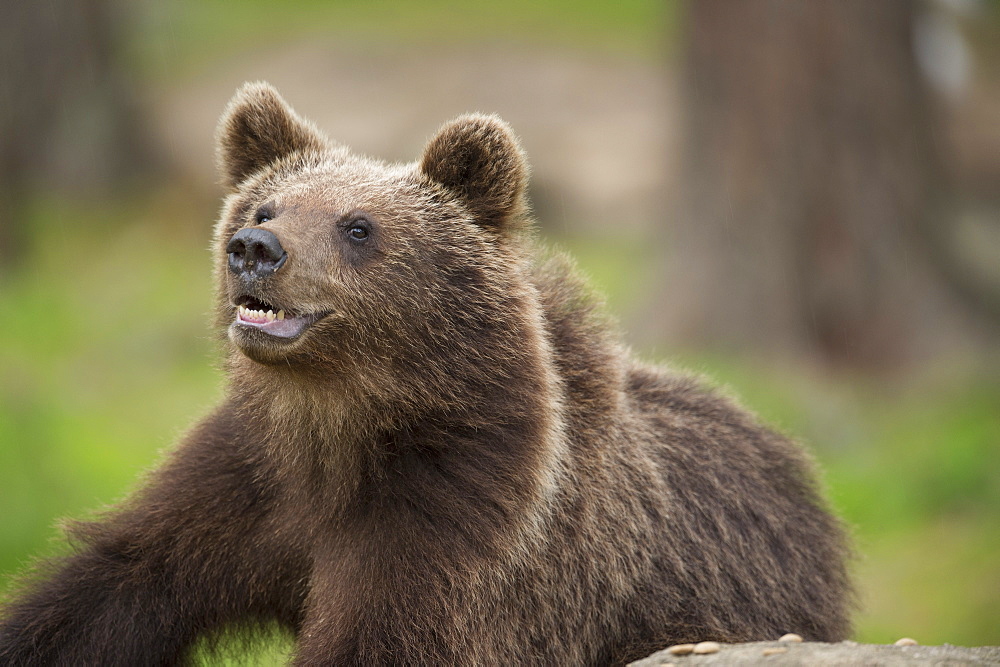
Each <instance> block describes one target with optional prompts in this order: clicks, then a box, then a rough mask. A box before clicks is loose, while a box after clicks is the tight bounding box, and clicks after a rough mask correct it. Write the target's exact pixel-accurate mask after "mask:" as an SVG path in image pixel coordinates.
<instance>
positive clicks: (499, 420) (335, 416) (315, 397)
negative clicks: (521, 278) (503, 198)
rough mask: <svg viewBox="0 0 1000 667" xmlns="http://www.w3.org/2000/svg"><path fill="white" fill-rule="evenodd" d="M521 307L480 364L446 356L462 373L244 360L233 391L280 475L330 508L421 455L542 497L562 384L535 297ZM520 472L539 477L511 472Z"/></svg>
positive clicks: (550, 484) (237, 365)
mask: <svg viewBox="0 0 1000 667" xmlns="http://www.w3.org/2000/svg"><path fill="white" fill-rule="evenodd" d="M524 308H525V311H526V312H527V313H528V314H529V316H527V317H521V318H518V322H517V323H516V324H513V325H512V326H511V327H510V328H509V329H506V330H505V331H503V332H502V333H501V334H499V335H500V336H501V339H500V340H498V341H497V344H496V345H495V346H494V349H493V350H479V358H478V359H476V363H472V362H471V361H470V360H468V359H457V360H456V359H450V360H449V359H438V360H437V361H438V365H439V368H445V369H447V368H448V367H449V364H460V365H461V366H462V368H463V372H456V373H438V374H437V375H436V376H435V378H434V380H433V381H422V377H421V373H420V371H419V368H417V367H414V368H413V369H411V370H410V371H406V370H402V371H400V370H399V369H398V368H394V369H393V371H394V372H389V371H385V370H380V368H369V369H354V370H352V371H345V369H343V368H340V369H337V371H336V372H331V371H329V369H327V370H326V371H324V369H322V368H317V367H294V366H287V365H286V366H281V365H276V366H265V365H261V364H258V363H256V362H252V361H250V360H249V359H246V358H242V357H239V358H236V359H233V360H232V362H231V364H230V387H229V391H228V393H229V397H230V400H231V401H232V402H233V403H234V404H235V405H236V409H237V410H238V412H239V413H240V414H241V415H242V416H243V418H244V420H245V421H248V422H249V423H252V424H253V428H254V429H255V430H256V432H258V433H260V434H261V435H262V436H263V437H262V442H261V444H262V447H261V454H262V455H263V456H264V458H265V460H266V461H267V462H268V467H269V468H270V469H271V470H272V471H273V472H274V474H275V475H276V477H277V478H278V479H279V480H284V482H285V483H286V485H287V486H288V487H289V488H294V489H295V490H296V492H298V493H303V492H304V493H306V494H307V495H310V496H313V497H315V496H319V495H322V496H325V497H327V498H326V502H325V503H324V506H326V507H338V506H340V507H343V506H349V505H350V504H351V503H354V502H356V500H357V497H358V496H359V495H371V494H372V493H373V491H372V489H373V488H377V487H378V485H379V483H380V481H384V480H385V478H386V476H387V475H388V474H389V473H390V472H393V469H394V468H400V467H405V466H406V465H407V462H408V461H409V462H416V461H417V460H418V459H420V458H421V457H423V458H434V459H435V461H439V462H445V464H446V462H447V461H449V460H452V459H454V460H461V461H462V464H463V465H465V462H467V461H468V460H477V461H481V462H482V465H483V466H484V468H489V469H490V470H491V473H490V474H494V475H496V476H499V477H504V478H518V479H524V480H526V482H525V486H524V488H522V489H519V490H518V489H515V490H513V491H512V490H510V489H507V490H506V491H505V493H507V494H510V493H515V494H519V495H520V497H521V498H522V500H523V501H524V502H537V501H539V500H540V499H542V498H546V497H550V496H551V495H552V494H553V493H555V489H556V487H557V486H558V479H559V478H560V473H559V471H560V470H561V465H562V459H563V452H562V447H563V446H564V439H565V438H564V433H563V431H564V428H563V424H562V413H563V409H562V400H563V399H562V395H563V387H562V385H561V381H560V379H559V376H558V374H557V373H556V371H555V363H554V355H553V352H552V350H551V349H550V346H549V342H548V338H547V336H546V334H545V332H544V326H543V319H542V315H541V313H540V311H539V308H538V306H537V304H536V300H535V299H530V300H529V301H528V303H527V304H525V306H524ZM233 354H234V355H239V353H238V352H234V353H233ZM442 354H444V353H443V352H442ZM470 369H477V370H476V371H475V372H473V371H470ZM501 378H502V379H501ZM483 453H488V455H487V456H483ZM470 455H471V456H470ZM514 470H524V471H534V472H535V474H534V475H530V474H510V475H508V473H509V472H510V473H512V472H513V471H514ZM395 472H397V473H398V472H405V471H400V470H396V471H395ZM375 493H377V491H375ZM542 504H543V505H544V504H547V503H542Z"/></svg>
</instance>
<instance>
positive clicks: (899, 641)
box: [896, 637, 917, 646]
mask: <svg viewBox="0 0 1000 667" xmlns="http://www.w3.org/2000/svg"><path fill="white" fill-rule="evenodd" d="M916 645H917V640H916V639H910V638H909V637H903V638H902V639H897V640H896V646H916Z"/></svg>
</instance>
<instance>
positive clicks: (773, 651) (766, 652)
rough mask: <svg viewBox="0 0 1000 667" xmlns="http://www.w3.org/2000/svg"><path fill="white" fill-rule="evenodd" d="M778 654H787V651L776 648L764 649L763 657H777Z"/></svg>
mask: <svg viewBox="0 0 1000 667" xmlns="http://www.w3.org/2000/svg"><path fill="white" fill-rule="evenodd" d="M779 653H788V649H787V648H776V647H771V648H766V649H764V655H778V654H779Z"/></svg>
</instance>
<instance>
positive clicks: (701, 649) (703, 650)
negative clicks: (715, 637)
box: [692, 642, 721, 655]
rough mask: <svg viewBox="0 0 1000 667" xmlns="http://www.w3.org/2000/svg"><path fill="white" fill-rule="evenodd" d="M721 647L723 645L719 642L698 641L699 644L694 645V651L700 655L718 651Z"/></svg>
mask: <svg viewBox="0 0 1000 667" xmlns="http://www.w3.org/2000/svg"><path fill="white" fill-rule="evenodd" d="M719 648H721V647H720V646H719V643H718V642H698V643H697V644H695V645H694V650H693V651H692V653H696V654H698V655H705V654H707V653H718V652H719Z"/></svg>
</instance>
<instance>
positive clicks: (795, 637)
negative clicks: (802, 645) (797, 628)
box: [778, 632, 802, 642]
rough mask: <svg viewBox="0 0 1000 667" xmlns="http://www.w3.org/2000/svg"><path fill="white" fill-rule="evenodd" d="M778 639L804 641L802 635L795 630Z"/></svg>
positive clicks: (782, 640)
mask: <svg viewBox="0 0 1000 667" xmlns="http://www.w3.org/2000/svg"><path fill="white" fill-rule="evenodd" d="M778 641H779V642H801V641H802V636H801V635H797V634H795V633H794V632H789V633H788V634H787V635H781V638H780V639H778Z"/></svg>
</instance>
